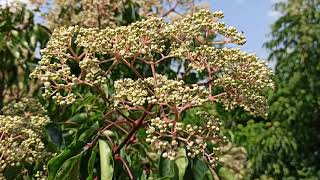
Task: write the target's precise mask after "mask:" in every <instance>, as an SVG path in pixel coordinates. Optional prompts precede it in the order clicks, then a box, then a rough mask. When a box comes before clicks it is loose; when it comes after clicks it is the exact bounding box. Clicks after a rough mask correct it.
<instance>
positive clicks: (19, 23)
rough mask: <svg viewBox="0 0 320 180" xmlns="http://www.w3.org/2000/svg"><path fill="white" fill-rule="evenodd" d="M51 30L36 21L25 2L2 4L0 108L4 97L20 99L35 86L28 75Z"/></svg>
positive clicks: (0, 10)
mask: <svg viewBox="0 0 320 180" xmlns="http://www.w3.org/2000/svg"><path fill="white" fill-rule="evenodd" d="M49 33H50V32H49V31H48V29H47V28H45V27H44V26H42V25H40V24H37V23H35V22H34V15H33V12H32V11H31V10H29V9H28V8H26V6H24V5H22V4H20V5H13V4H12V5H9V6H6V5H4V6H1V7H0V64H1V66H0V108H1V107H2V105H3V103H4V101H5V100H6V102H8V101H9V100H15V99H19V98H21V97H23V96H24V95H26V94H27V93H29V94H32V92H33V91H34V90H35V89H36V88H35V87H34V85H32V84H33V83H32V81H30V79H29V77H28V76H29V74H30V72H31V70H32V69H33V67H34V66H35V63H36V62H37V61H38V60H39V59H38V58H39V56H36V49H37V48H38V50H39V49H40V48H43V47H44V46H45V45H46V42H47V41H48V39H49Z"/></svg>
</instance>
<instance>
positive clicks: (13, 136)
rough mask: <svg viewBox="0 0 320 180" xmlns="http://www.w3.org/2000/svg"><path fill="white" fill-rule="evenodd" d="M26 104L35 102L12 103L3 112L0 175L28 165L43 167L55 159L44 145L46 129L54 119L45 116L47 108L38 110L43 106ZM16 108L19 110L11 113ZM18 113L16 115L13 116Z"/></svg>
mask: <svg viewBox="0 0 320 180" xmlns="http://www.w3.org/2000/svg"><path fill="white" fill-rule="evenodd" d="M26 102H32V103H34V102H35V101H33V100H27V99H23V101H22V102H18V103H16V104H10V105H9V106H8V107H5V108H4V109H3V112H4V114H5V115H0V173H1V172H4V171H5V170H6V168H9V167H15V166H20V165H21V163H24V162H25V163H27V164H33V163H40V164H42V163H44V162H45V161H46V160H49V158H50V157H52V154H51V153H50V152H47V151H46V150H45V144H44V143H43V142H42V138H43V133H42V128H43V127H44V126H45V125H47V124H48V123H49V122H50V119H49V117H48V116H46V115H44V114H43V113H44V112H45V111H44V109H43V108H40V109H39V110H37V109H36V107H39V106H41V105H40V104H39V103H37V104H35V105H36V106H34V107H33V106H32V104H24V103H26ZM22 105H24V106H22ZM12 107H17V109H14V110H11V108H12ZM21 110H25V112H24V113H22V111H21ZM14 111H16V112H17V114H16V115H12V113H14Z"/></svg>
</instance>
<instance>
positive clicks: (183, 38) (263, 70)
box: [31, 10, 274, 166]
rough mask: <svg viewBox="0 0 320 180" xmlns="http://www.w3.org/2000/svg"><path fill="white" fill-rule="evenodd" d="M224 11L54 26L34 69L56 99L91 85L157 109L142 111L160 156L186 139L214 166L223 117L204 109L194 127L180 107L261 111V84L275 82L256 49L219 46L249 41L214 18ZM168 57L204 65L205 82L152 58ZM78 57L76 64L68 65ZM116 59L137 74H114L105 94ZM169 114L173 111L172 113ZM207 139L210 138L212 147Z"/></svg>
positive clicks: (119, 101) (66, 100) (120, 103)
mask: <svg viewBox="0 0 320 180" xmlns="http://www.w3.org/2000/svg"><path fill="white" fill-rule="evenodd" d="M221 18H223V13H222V12H210V11H208V10H201V11H199V12H198V13H194V14H193V15H189V16H186V17H185V18H183V19H180V20H177V21H175V22H174V23H168V22H166V21H165V20H164V19H162V18H155V17H151V18H149V19H147V20H142V21H140V22H136V23H132V24H131V25H129V26H120V27H116V28H105V29H98V28H80V27H78V26H73V27H68V28H65V27H63V28H58V29H56V30H55V31H54V32H53V35H52V38H51V40H50V41H49V43H48V46H47V48H45V49H43V50H42V51H41V52H42V59H41V61H40V62H39V66H38V67H37V68H36V69H35V70H34V71H33V73H32V74H31V77H33V78H38V79H39V80H40V81H41V83H42V84H43V85H44V88H45V93H44V94H43V95H44V97H47V98H52V99H53V100H55V101H56V102H57V103H58V104H60V105H68V104H72V103H73V102H74V101H75V100H76V99H77V98H78V96H77V95H76V93H75V92H74V91H75V89H76V87H78V86H88V87H91V88H93V89H94V90H95V91H96V92H98V93H99V94H100V95H101V97H102V98H104V100H106V101H108V103H109V104H110V105H111V106H112V107H113V108H115V109H127V110H129V111H130V110H135V111H136V110H138V111H144V112H145V113H146V114H148V115H152V114H155V113H157V114H159V116H157V117H152V118H151V117H150V118H146V120H147V119H150V120H148V122H149V123H147V127H148V130H147V132H148V139H147V141H148V142H150V143H151V144H153V145H154V146H156V147H158V148H160V149H162V150H164V151H165V152H164V153H163V154H162V156H164V157H169V158H170V159H173V158H174V157H175V155H176V152H175V147H177V146H179V145H180V144H184V145H185V147H186V148H187V150H188V155H189V156H190V157H195V156H196V155H202V156H206V157H207V160H208V162H209V163H210V164H211V165H213V166H215V165H216V160H217V159H216V158H217V156H216V155H215V154H217V153H216V152H215V151H219V143H218V142H222V141H224V139H225V138H222V139H223V140H219V141H218V139H221V138H220V136H219V130H220V123H219V122H218V120H217V119H216V118H215V117H211V116H209V115H208V114H202V115H201V116H203V117H204V118H203V119H204V122H206V125H205V126H204V127H195V126H192V125H189V124H184V123H183V121H182V120H181V116H180V115H181V113H183V112H184V111H185V110H187V109H190V108H193V107H196V106H199V105H202V104H203V103H204V102H215V103H222V104H223V105H224V107H225V108H226V109H227V110H230V109H234V108H235V107H238V106H240V107H243V108H244V110H246V111H248V112H249V113H250V114H251V115H254V116H265V115H266V113H267V108H268V107H267V101H266V98H265V97H264V96H263V92H264V90H265V89H266V88H273V87H274V84H273V82H272V80H271V76H272V72H271V70H269V69H268V68H267V66H266V64H265V63H263V62H262V61H260V60H259V58H257V56H255V55H254V54H248V53H245V52H242V51H241V50H239V49H228V48H218V46H217V45H219V46H220V45H224V44H228V43H234V44H237V45H242V44H244V43H245V41H246V40H245V38H244V36H243V35H242V34H241V33H239V32H238V31H237V30H236V29H235V28H234V27H227V26H226V25H225V24H224V23H222V22H219V19H221ZM213 37H216V38H217V39H218V40H215V38H213ZM168 60H183V62H186V63H187V65H188V66H187V69H186V70H185V73H186V74H187V73H188V72H190V71H197V72H202V73H205V74H206V79H203V81H204V82H205V83H198V84H187V83H186V82H185V81H184V79H183V77H182V78H181V79H169V78H168V77H167V76H165V75H161V74H159V73H158V72H157V71H156V68H157V66H158V65H159V64H160V63H162V62H163V61H168ZM137 62H140V63H143V64H145V65H146V66H149V67H150V69H151V71H152V77H143V76H142V75H141V74H140V73H139V72H138V71H137V69H136V68H135V64H136V63H137ZM70 64H73V66H71V65H70ZM75 64H77V65H78V70H77V71H75V70H72V67H74V65H75ZM118 64H124V65H125V66H127V67H128V68H130V69H131V70H132V72H133V73H134V74H135V75H136V77H137V78H136V79H130V78H124V79H119V80H116V81H115V82H114V86H113V88H114V94H111V96H110V97H111V98H106V97H109V94H108V95H106V94H103V93H104V91H103V85H104V84H105V83H106V82H107V80H108V78H109V75H110V74H111V73H112V70H113V68H114V67H116V66H117V65H118ZM152 107H159V108H158V109H160V112H150V111H153V110H154V109H152ZM164 109H165V110H164ZM165 111H166V112H165ZM168 111H169V112H168ZM148 115H147V116H148ZM172 115H175V118H174V119H172V120H170V119H169V117H171V116H172ZM165 139H167V140H165ZM168 139H169V140H168ZM208 143H212V144H214V148H215V149H211V150H210V151H211V152H212V153H209V152H208V148H207V145H208ZM212 150H213V151H212Z"/></svg>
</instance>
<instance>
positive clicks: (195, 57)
mask: <svg viewBox="0 0 320 180" xmlns="http://www.w3.org/2000/svg"><path fill="white" fill-rule="evenodd" d="M180 50H181V51H180V53H182V55H184V56H185V58H189V59H190V61H191V63H190V64H189V65H190V66H191V67H192V68H194V69H196V70H198V71H206V72H208V73H210V75H211V76H212V77H216V78H215V79H214V81H213V83H212V85H214V86H215V87H222V88H223V89H224V92H225V95H224V96H220V97H219V98H218V101H219V102H221V103H223V105H224V106H225V108H226V109H227V110H230V109H234V108H235V107H238V106H240V107H243V108H244V109H245V110H246V111H248V112H250V113H251V114H252V115H255V116H258V115H259V116H265V115H266V112H267V109H268V106H267V100H266V98H265V97H264V96H263V92H264V90H265V89H267V88H274V83H273V81H272V79H271V78H270V77H271V76H272V71H271V70H270V69H268V67H267V65H266V64H265V62H263V61H261V60H260V59H259V58H258V57H257V56H256V55H254V54H248V53H245V52H243V51H241V50H239V49H227V48H222V49H220V48H215V47H213V46H207V45H203V46H199V47H196V48H195V49H194V50H192V51H190V50H187V49H185V48H183V47H180Z"/></svg>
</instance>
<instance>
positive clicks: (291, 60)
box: [0, 0, 320, 179]
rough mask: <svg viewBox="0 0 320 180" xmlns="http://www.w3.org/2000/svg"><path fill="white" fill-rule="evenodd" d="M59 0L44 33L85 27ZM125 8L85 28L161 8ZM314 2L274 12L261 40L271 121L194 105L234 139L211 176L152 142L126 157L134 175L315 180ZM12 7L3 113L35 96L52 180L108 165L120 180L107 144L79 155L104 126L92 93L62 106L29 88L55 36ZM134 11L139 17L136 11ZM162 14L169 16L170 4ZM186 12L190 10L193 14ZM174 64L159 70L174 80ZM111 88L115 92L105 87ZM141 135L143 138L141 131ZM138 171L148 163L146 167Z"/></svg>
mask: <svg viewBox="0 0 320 180" xmlns="http://www.w3.org/2000/svg"><path fill="white" fill-rule="evenodd" d="M56 2H57V7H55V8H58V9H59V10H61V11H52V12H49V15H48V16H47V18H48V20H49V22H52V23H51V24H50V26H49V27H50V28H52V27H54V26H55V25H57V24H59V26H60V25H66V26H69V24H73V25H75V24H78V25H81V23H84V21H81V18H83V17H79V14H80V15H81V13H80V12H81V11H82V10H83V9H82V8H83V7H82V6H73V3H72V1H70V4H68V6H62V5H61V4H59V2H60V1H56ZM61 2H66V1H61ZM61 2H60V3H61ZM83 2H85V1H83ZM125 2H126V3H124V4H121V7H119V8H117V9H115V11H114V12H111V11H110V9H106V11H107V12H108V13H110V12H111V14H112V15H115V16H112V18H111V21H109V19H104V20H103V22H105V23H102V24H101V21H100V20H99V21H98V20H97V21H96V23H98V24H95V23H93V24H92V21H91V22H90V24H89V25H88V26H89V27H92V26H93V27H95V26H102V27H103V26H104V25H105V24H108V25H109V24H112V25H114V26H116V25H119V24H121V25H125V24H129V23H131V22H134V21H137V20H139V19H141V18H143V17H144V16H145V15H146V14H148V12H150V10H153V9H152V8H150V7H151V6H157V7H159V4H158V2H157V1H154V2H153V1H150V2H153V3H154V4H152V3H151V4H147V5H146V4H142V3H141V2H140V1H137V2H133V1H125ZM142 2H143V1H142ZM179 2H180V1H179ZM181 2H184V3H185V4H188V5H190V3H193V2H192V1H181ZM163 3H168V2H163ZM80 4H81V3H80ZM177 4H178V5H179V3H177ZM82 5H83V4H82ZM175 5H176V4H175V1H174V2H173V4H172V5H171V6H169V5H167V6H165V7H174V6H175ZM142 6H143V8H142ZM319 6H320V1H319V0H288V1H287V2H281V3H277V4H275V6H274V8H275V9H276V10H277V11H279V12H281V13H282V16H281V17H280V18H279V19H278V20H277V21H276V22H275V23H274V24H273V26H272V27H271V28H272V34H271V35H272V39H271V40H270V41H269V42H267V43H266V44H265V47H266V48H267V49H269V50H270V60H273V61H276V67H275V74H276V76H275V77H274V79H275V81H276V84H277V88H276V90H275V91H271V92H268V95H269V104H270V113H269V116H268V118H266V119H264V118H256V117H252V116H250V115H248V114H247V113H245V112H244V111H243V110H242V109H236V110H234V111H232V112H227V111H225V110H224V109H223V108H222V107H220V106H219V105H216V106H211V105H203V106H202V107H200V109H201V110H206V111H207V112H209V113H210V114H214V115H217V116H219V117H220V118H221V119H222V120H223V122H224V127H225V128H224V129H223V131H224V134H226V135H227V136H228V137H229V139H230V140H231V142H232V143H233V145H230V146H229V147H226V148H225V152H226V155H225V156H223V157H221V164H220V165H219V168H218V171H217V174H212V172H211V171H210V169H209V168H208V167H207V165H206V164H204V163H203V162H202V161H200V160H198V159H195V160H188V158H186V157H185V155H184V152H183V151H181V154H182V157H181V158H179V159H177V160H176V161H175V162H171V161H168V160H166V159H162V158H161V159H160V160H159V159H158V158H157V156H156V155H155V154H152V153H150V152H148V151H146V150H148V148H149V147H148V146H146V145H145V144H139V146H140V149H139V153H140V154H143V155H145V156H146V157H147V158H146V159H141V157H139V153H135V155H132V156H130V157H126V160H127V161H128V163H129V165H130V167H132V169H133V172H134V176H135V177H138V176H139V179H145V178H146V177H147V174H148V173H149V172H148V169H153V168H159V173H160V175H161V176H163V177H165V176H167V177H171V179H180V176H179V174H180V173H181V170H186V171H185V172H186V174H185V176H184V177H185V179H186V178H187V177H192V179H217V178H218V177H220V179H243V178H244V179H255V178H256V179H319V177H320V171H319V163H318V162H319V160H320V157H319V148H318V147H320V136H319V130H318V129H319V125H320V124H319V117H320V112H319V107H320V99H319V97H320V96H319V95H320V94H319V93H320V91H319V88H320V87H319V86H320V81H319V75H320V73H319V72H320V64H319V58H320V47H319V42H320V27H319V26H320V12H319ZM16 7H17V8H13V7H11V8H8V7H1V9H0V30H1V31H0V109H1V108H2V107H3V105H4V104H8V103H9V102H10V101H14V100H20V99H21V98H22V97H24V96H29V97H30V96H33V97H35V98H37V99H38V100H39V101H40V102H41V103H42V104H43V106H45V107H46V109H47V114H48V115H49V116H50V118H51V121H52V123H50V124H48V125H47V127H46V128H45V130H44V132H45V135H46V137H45V138H44V141H45V142H46V144H47V148H48V149H49V151H52V152H57V153H58V154H59V155H57V156H56V157H55V158H53V159H52V160H50V161H49V163H48V165H49V169H48V171H49V172H51V174H53V176H49V179H70V178H71V177H72V178H73V179H79V177H80V176H81V177H87V179H94V177H96V176H98V175H100V173H99V172H100V169H99V168H103V169H108V172H112V171H113V172H114V174H115V175H114V177H117V178H118V179H125V178H127V175H126V174H125V173H123V172H124V171H123V169H122V167H121V164H119V163H118V162H117V161H112V160H111V158H110V155H111V154H110V152H111V150H110V148H109V146H108V145H106V141H104V140H100V141H99V143H98V144H99V145H96V146H94V147H93V148H92V149H90V150H89V151H88V152H87V153H85V154H82V153H81V151H82V148H83V147H84V146H85V145H86V143H87V142H88V140H89V139H91V138H92V136H93V135H94V134H96V132H97V131H98V129H99V127H100V126H101V124H102V123H103V121H101V119H103V112H102V111H101V107H102V106H103V105H102V104H101V102H99V101H98V100H97V97H95V96H93V95H92V94H91V93H90V92H89V91H88V90H87V89H79V91H81V92H82V93H86V94H85V97H84V98H83V99H81V100H77V101H76V102H75V103H74V104H73V105H72V106H71V107H69V108H65V109H64V108H61V107H59V106H57V105H56V104H55V103H53V102H46V101H44V100H43V98H42V96H41V95H40V93H39V91H38V85H37V82H32V81H31V80H30V79H29V78H28V77H29V74H30V72H31V70H32V69H33V68H34V67H35V63H36V62H37V61H38V60H39V58H40V57H38V56H37V55H36V54H37V52H38V49H39V48H43V47H45V46H46V42H47V41H48V39H49V37H50V34H51V30H50V28H47V27H46V26H44V25H41V24H38V23H35V21H34V11H35V10H30V9H28V8H26V7H25V6H20V5H19V6H16ZM84 7H85V6H84ZM160 7H161V6H160ZM178 7H179V6H178ZM64 8H66V9H64ZM91 8H92V7H91ZM108 8H109V7H108ZM140 8H142V9H143V10H144V11H139V10H140ZM182 9H183V8H182ZM166 10H167V11H168V10H169V11H170V8H168V9H166ZM166 10H162V11H160V12H162V14H158V15H159V16H161V15H164V14H166V12H167V11H166ZM184 10H185V11H186V12H189V10H190V9H187V10H186V9H184ZM142 12H143V13H142ZM50 13H54V14H55V16H52V15H51V17H59V18H58V19H54V18H53V19H50ZM57 13H58V14H57ZM69 13H73V14H75V16H76V18H74V21H72V19H65V17H69V16H66V15H67V14H69ZM102 14H103V12H102ZM96 16H98V17H99V18H101V17H100V16H99V13H98V15H97V14H93V15H92V16H90V17H93V18H95V17H96ZM110 17H111V16H110ZM114 17H116V18H114ZM79 19H80V21H79ZM57 20H58V21H59V22H57ZM84 26H86V25H84ZM176 63H177V64H178V68H171V67H172V66H171V64H165V65H163V67H160V69H161V70H162V71H163V73H164V74H167V75H168V76H169V77H171V78H174V77H176V76H179V75H180V74H181V73H183V69H184V65H183V64H182V63H179V62H176ZM136 68H137V69H140V70H143V69H144V72H143V73H144V75H148V76H150V75H151V71H150V70H148V69H147V68H145V67H144V66H143V65H142V64H137V67H136ZM181 69H182V70H181ZM115 71H116V73H113V74H112V78H113V79H118V78H121V77H132V76H133V74H132V73H131V72H129V71H128V69H126V67H121V66H120V67H118V68H117V69H116V70H115ZM203 76H204V75H203V74H192V75H191V76H189V77H188V79H187V81H189V82H196V81H197V80H198V79H201V78H202V77H203ZM107 90H108V91H111V90H112V89H108V88H107ZM2 113H3V112H2ZM124 113H126V112H124ZM184 116H185V117H184V119H185V121H186V122H192V123H195V124H196V123H197V122H198V121H197V117H196V116H195V112H192V111H190V112H188V113H186V114H184ZM139 135H141V136H144V134H143V132H141V133H139ZM234 146H238V147H234ZM99 152H105V153H104V154H101V153H99ZM79 153H80V154H79ZM77 154H79V155H77ZM80 156H82V157H80ZM99 159H101V160H99ZM246 159H247V161H246ZM102 160H103V161H102ZM150 161H151V162H154V163H153V165H154V166H153V167H149V166H148V167H146V166H147V163H146V162H150ZM97 167H98V168H97ZM140 167H144V170H142V169H141V168H140ZM32 171H33V170H32ZM31 173H32V172H31ZM104 176H105V177H104V178H105V179H110V177H108V176H109V174H105V175H104ZM30 177H31V176H29V178H30ZM18 178H22V177H18ZM24 178H27V177H24ZM0 179H1V176H0ZM12 179H13V178H12Z"/></svg>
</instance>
